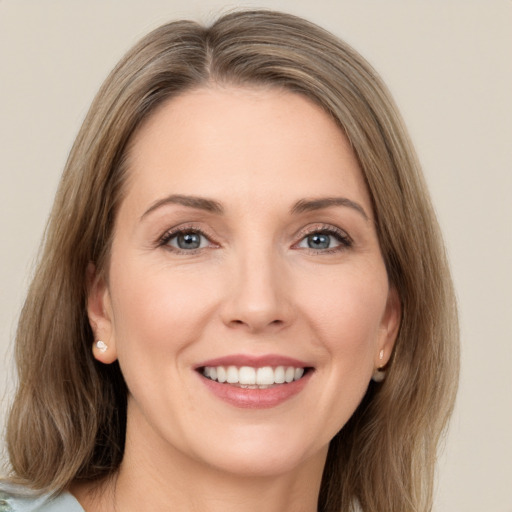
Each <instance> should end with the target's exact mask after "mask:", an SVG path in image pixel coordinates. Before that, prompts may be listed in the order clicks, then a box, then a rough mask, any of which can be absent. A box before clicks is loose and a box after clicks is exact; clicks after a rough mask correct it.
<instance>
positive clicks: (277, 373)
mask: <svg viewBox="0 0 512 512" xmlns="http://www.w3.org/2000/svg"><path fill="white" fill-rule="evenodd" d="M284 381H285V372H284V367H283V366H278V367H277V368H276V369H275V370H274V382H275V383H276V384H284Z"/></svg>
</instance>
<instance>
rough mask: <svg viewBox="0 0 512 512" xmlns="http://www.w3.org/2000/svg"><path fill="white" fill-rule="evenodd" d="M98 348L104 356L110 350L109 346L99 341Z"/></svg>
mask: <svg viewBox="0 0 512 512" xmlns="http://www.w3.org/2000/svg"><path fill="white" fill-rule="evenodd" d="M96 348H97V349H98V350H99V351H100V352H101V353H102V354H103V353H104V352H106V351H107V350H108V345H107V344H106V343H105V342H103V341H101V340H98V341H97V342H96Z"/></svg>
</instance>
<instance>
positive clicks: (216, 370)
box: [202, 366, 304, 389]
mask: <svg viewBox="0 0 512 512" xmlns="http://www.w3.org/2000/svg"><path fill="white" fill-rule="evenodd" d="M202 372H203V375H204V376H205V377H207V378H209V379H211V380H216V381H217V382H221V383H228V384H239V385H240V387H242V388H251V389H266V388H268V387H270V386H272V385H274V384H284V383H290V382H293V381H295V380H299V379H300V378H301V377H302V376H303V375H304V368H295V367H293V366H287V367H284V366H277V367H275V368H273V367H271V366H263V367H261V368H253V367H251V366H242V367H240V368H238V367H237V366H228V367H225V366H205V367H204V368H203V370H202Z"/></svg>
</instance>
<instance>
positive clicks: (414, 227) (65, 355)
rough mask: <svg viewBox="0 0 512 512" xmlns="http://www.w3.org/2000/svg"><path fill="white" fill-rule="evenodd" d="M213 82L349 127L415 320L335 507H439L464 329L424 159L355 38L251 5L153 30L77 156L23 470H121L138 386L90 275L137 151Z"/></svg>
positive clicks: (338, 453)
mask: <svg viewBox="0 0 512 512" xmlns="http://www.w3.org/2000/svg"><path fill="white" fill-rule="evenodd" d="M211 83H228V84H233V85H238V86H244V85H248V86H251V85H257V84H261V85H265V86H275V87H281V88H286V89H288V90H291V91H295V92H298V93H300V94H303V95H305V96H307V97H308V98H310V99H311V100H313V101H314V102H316V103H317V104H318V105H320V106H321V107H322V108H323V109H324V110H325V112H327V113H328V114H329V115H330V116H332V118H333V119H334V120H335V121H336V122H337V123H338V125H339V126H340V129H342V130H343V131H344V133H345V134H346V136H347V137H348V139H349V141H350V143H351V145H352V147H353V149H354V151H355V153H356V155H357V157H358V159H359V163H360V166H361V169H362V171H363V174H364V176H365V179H366V182H367V186H368V189H369V191H370V194H371V197H372V201H373V207H374V211H375V215H376V222H377V230H378V235H379V240H380V245H381V249H382V254H383V257H384V260H385V263H386V267H387V271H388V275H389V279H390V281H391V283H392V284H393V286H394V287H395V288H396V289H397V291H398V293H399V296H400V300H401V304H402V321H401V326H400V331H399V335H398V339H397V341H396V344H395V349H394V352H393V356H392V359H391V362H390V363H389V367H388V371H387V378H386V380H385V381H384V382H383V383H380V384H377V383H373V382H372V383H371V384H370V386H369V388H368V392H367V394H366V396H365V397H364V399H363V401H362V403H361V404H360V406H359V407H358V409H357V410H356V412H355V413H354V415H353V417H352V418H351V419H350V420H349V422H348V423H347V424H346V425H345V426H344V427H343V428H342V430H341V431H340V432H339V433H338V434H337V435H336V436H335V438H334V439H333V440H332V442H331V445H330V448H329V454H328V459H327V463H326V467H325V471H324V478H323V483H322V488H321V492H320V497H319V510H322V511H324V512H326V511H328V512H348V511H350V510H354V507H355V506H356V504H359V506H360V507H361V508H362V509H363V510H364V511H365V512H383V511H393V512H406V511H407V512H412V511H421V512H425V511H427V510H430V509H431V505H432V488H433V471H434V463H435V458H436V449H437V445H438V441H439V437H440V435H441V433H442V432H443V429H444V428H445V426H446V422H447V420H448V418H449V415H450V413H451V411H452V407H453V402H454V398H455V392H456V387H457V375H458V328H457V315H456V307H455V300H454V293H453V288H452V283H451V279H450V274H449V270H448V266H447V262H446V257H445V253H444V249H443V243H442V240H441V236H440V233H439V228H438V225H437V222H436V219H435V215H434V213H433V210H432V206H431V204H430V200H429V197H428V193H427V191H426V188H425V184H424V182H423V178H422V175H421V171H420V167H419V165H418V162H417V159H416V157H415V154H414V150H413V148H412V146H411V144H410V142H409V139H408V136H407V134H406V130H405V128H404V126H403V123H402V121H401V119H400V116H399V114H398V113H397V110H396V108H395V106H394V104H393V101H392V100H391V97H390V95H389V93H388V91H387V90H386V88H385V86H384V85H383V83H382V82H381V80H380V79H379V78H378V76H377V75H376V73H375V72H374V70H373V69H372V68H371V67H370V65H369V64H368V63H367V62H366V61H365V60H364V59H363V58H362V57H361V56H360V55H358V54H357V53H356V52H355V51H354V50H353V49H352V48H350V47H349V46H348V45H346V44H345V43H344V42H342V41H340V40H339V39H337V38H335V37H334V36H333V35H331V34H329V33H328V32H326V31H324V30H323V29H321V28H319V27H317V26H316V25H313V24H311V23H309V22H307V21H305V20H302V19H300V18H297V17H294V16H291V15H287V14H282V13H277V12H271V11H244V12H235V13H231V14H228V15H226V16H223V17H221V18H220V19H218V20H217V21H216V22H215V23H214V24H213V25H211V26H210V27H203V26H200V25H198V24H196V23H194V22H189V21H182V22H175V23H169V24H167V25H164V26H162V27H160V28H158V29H156V30H155V31H153V32H152V33H150V34H149V35H148V36H146V37H145V38H144V39H142V40H141V41H140V42H139V43H138V44H137V45H136V46H135V47H134V48H133V49H132V50H131V51H130V52H129V53H128V54H127V55H126V56H125V57H124V58H123V59H122V60H121V62H120V63H119V64H118V65H117V67H116V68H115V69H114V70H113V71H112V73H111V74H110V75H109V77H108V78H107V80H106V81H105V83H104V84H103V86H102V87H101V89H100V91H99V92H98V94H97V96H96V98H95V100H94V102H93V104H92V106H91V108H90V111H89V113H88V115H87V117H86V119H85V121H84V123H83V126H82V128H81V130H80V132H79V134H78V136H77V139H76V141H75V144H74V146H73V148H72V151H71V153H70V156H69V159H68V162H67V165H66V168H65V170H64V174H63V176H62V180H61V183H60V187H59V190H58V193H57V196H56V199H55V203H54V207H53V210H52V213H51V216H50V220H49V224H48V227H47V231H46V236H45V240H44V250H43V251H42V254H41V258H40V262H39V265H38V267H37V269H36V272H35V276H34V279H33V282H32V285H31V287H30V290H29V293H28V296H27V300H26V302H25V305H24V308H23V311H22V314H21V318H20V321H19V327H18V332H17V345H16V359H17V364H18V373H19V387H18V390H17V394H16V397H15V400H14V403H13V406H12V410H11V413H10V417H9V421H8V429H7V444H8V449H9V454H10V463H11V466H12V475H13V477H12V479H13V480H14V481H17V482H21V483H24V484H26V485H29V486H30V487H33V488H35V489H40V490H46V491H54V492H59V491H61V490H63V489H65V488H66V487H67V486H69V484H70V483H71V482H72V481H73V480H75V479H99V478H101V477H104V476H107V475H112V474H114V473H115V471H116V470H117V468H118V467H119V464H120V462H121V459H122V456H123V450H124V435H125V422H126V393H127V390H126V386H125V384H124V380H123V377H122V375H121V372H120V370H119V366H118V365H117V364H116V363H114V364H113V365H108V366H103V365H100V364H98V363H97V362H96V361H95V360H94V359H93V357H92V354H91V346H92V343H93V336H92V332H91V328H90V325H89V322H88V318H87V314H86V308H85V304H86V278H85V277H86V271H87V266H88V264H89V263H90V262H93V263H94V264H95V265H96V267H97V268H99V269H102V268H105V265H106V264H107V262H108V255H109V248H110V244H111V238H112V232H113V224H114V220H115V217H116V211H117V209H118V207H119V204H120V202H121V201H122V194H123V183H124V180H125V174H126V173H125V170H126V169H125V167H126V165H125V161H124V159H125V155H126V152H127V147H128V144H129V141H130V139H131V137H132V136H133V134H134V132H135V130H136V129H137V127H138V126H140V124H141V122H142V121H143V120H144V119H145V118H147V117H148V116H149V115H150V114H151V113H152V112H153V111H154V109H155V108H156V107H157V106H158V105H160V104H161V103H162V102H163V101H165V100H167V99H169V98H172V97H173V96H176V95H178V94H181V93H183V92H185V91H187V90H190V89H192V88H197V87H200V86H203V85H208V84H211Z"/></svg>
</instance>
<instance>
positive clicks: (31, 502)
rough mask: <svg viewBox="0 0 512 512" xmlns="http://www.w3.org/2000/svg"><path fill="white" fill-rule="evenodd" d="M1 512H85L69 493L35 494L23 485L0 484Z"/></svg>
mask: <svg viewBox="0 0 512 512" xmlns="http://www.w3.org/2000/svg"><path fill="white" fill-rule="evenodd" d="M0 512H84V509H83V508H82V507H81V506H80V503H78V501H77V500H76V499H75V498H74V497H73V496H72V495H71V494H70V493H69V492H64V493H62V494H59V495H58V496H55V497H52V496H51V495H49V494H43V495H35V494H34V493H33V491H30V490H27V489H25V488H23V487H17V486H11V485H6V484H0Z"/></svg>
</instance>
